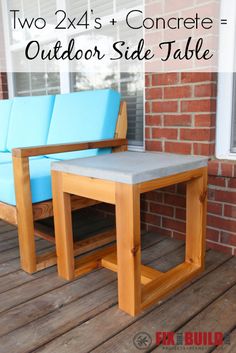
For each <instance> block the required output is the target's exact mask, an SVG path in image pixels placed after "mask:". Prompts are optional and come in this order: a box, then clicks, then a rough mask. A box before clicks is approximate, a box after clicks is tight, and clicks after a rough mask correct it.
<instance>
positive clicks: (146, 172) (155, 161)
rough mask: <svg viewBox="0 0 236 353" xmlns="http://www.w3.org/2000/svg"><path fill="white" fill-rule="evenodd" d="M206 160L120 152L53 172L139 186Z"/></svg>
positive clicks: (57, 164) (77, 161) (56, 167)
mask: <svg viewBox="0 0 236 353" xmlns="http://www.w3.org/2000/svg"><path fill="white" fill-rule="evenodd" d="M207 163H208V158H207V157H196V156H186V155H179V154H172V153H159V152H120V153H111V154H104V155H100V156H96V157H88V158H78V159H72V160H68V161H60V162H53V163H52V170H56V171H61V172H65V173H70V174H77V175H81V176H86V177H91V178H98V179H104V180H110V181H115V182H119V183H126V184H137V183H142V182H145V181H150V180H154V179H157V178H162V177H166V176H170V175H174V174H178V173H182V172H186V171H189V170H194V169H198V168H201V167H206V166H207Z"/></svg>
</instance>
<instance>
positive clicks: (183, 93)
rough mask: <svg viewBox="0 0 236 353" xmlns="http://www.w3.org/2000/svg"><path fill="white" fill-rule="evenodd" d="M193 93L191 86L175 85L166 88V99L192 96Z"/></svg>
mask: <svg viewBox="0 0 236 353" xmlns="http://www.w3.org/2000/svg"><path fill="white" fill-rule="evenodd" d="M191 95H192V87H191V86H175V87H165V88H164V98H165V99H175V98H190V97H191Z"/></svg>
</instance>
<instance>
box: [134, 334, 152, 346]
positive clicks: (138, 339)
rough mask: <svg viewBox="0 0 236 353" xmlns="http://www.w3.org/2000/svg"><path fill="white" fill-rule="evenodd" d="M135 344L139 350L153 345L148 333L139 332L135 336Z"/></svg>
mask: <svg viewBox="0 0 236 353" xmlns="http://www.w3.org/2000/svg"><path fill="white" fill-rule="evenodd" d="M133 342H134V345H135V347H136V348H137V349H140V350H142V349H147V348H150V347H151V345H152V338H151V336H150V335H149V334H148V333H146V332H139V333H137V334H136V335H135V336H134V339H133Z"/></svg>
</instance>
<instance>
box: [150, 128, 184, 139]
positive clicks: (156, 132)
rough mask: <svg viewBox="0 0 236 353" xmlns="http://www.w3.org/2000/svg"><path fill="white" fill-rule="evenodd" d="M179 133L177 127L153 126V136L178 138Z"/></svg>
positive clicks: (155, 137) (156, 137)
mask: <svg viewBox="0 0 236 353" xmlns="http://www.w3.org/2000/svg"><path fill="white" fill-rule="evenodd" d="M177 135H178V130H177V129H166V128H163V129H161V128H153V129H152V138H154V139H158V138H166V139H171V140H176V139H177Z"/></svg>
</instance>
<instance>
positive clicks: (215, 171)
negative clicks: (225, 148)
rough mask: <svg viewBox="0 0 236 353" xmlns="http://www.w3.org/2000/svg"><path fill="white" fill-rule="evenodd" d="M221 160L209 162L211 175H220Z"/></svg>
mask: <svg viewBox="0 0 236 353" xmlns="http://www.w3.org/2000/svg"><path fill="white" fill-rule="evenodd" d="M219 166H220V164H219V162H218V161H210V162H209V164H208V174H209V175H216V176H218V175H219Z"/></svg>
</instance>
